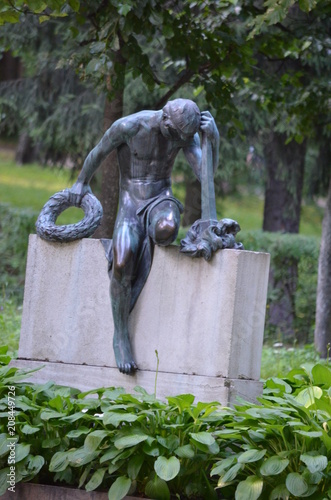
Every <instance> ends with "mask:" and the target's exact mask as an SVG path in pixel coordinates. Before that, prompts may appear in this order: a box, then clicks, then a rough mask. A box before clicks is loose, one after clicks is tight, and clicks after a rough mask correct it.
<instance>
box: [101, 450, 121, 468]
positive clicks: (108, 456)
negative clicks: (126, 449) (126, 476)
mask: <svg viewBox="0 0 331 500" xmlns="http://www.w3.org/2000/svg"><path fill="white" fill-rule="evenodd" d="M121 453H122V450H118V449H117V448H110V449H107V451H106V452H105V453H103V454H102V456H101V458H100V463H101V464H102V463H104V462H107V460H113V458H115V457H117V456H118V455H120V454H121Z"/></svg>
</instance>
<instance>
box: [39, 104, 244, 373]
mask: <svg viewBox="0 0 331 500" xmlns="http://www.w3.org/2000/svg"><path fill="white" fill-rule="evenodd" d="M199 133H200V134H201V142H202V146H201V145H200V135H199ZM114 149H116V150H117V154H118V163H119V169H120V186H119V187H120V196H119V208H118V213H117V218H116V223H115V229H114V233H113V239H112V240H102V242H103V245H104V247H105V249H106V255H107V258H108V262H109V275H110V278H111V286H110V297H111V304H112V311H113V319H114V338H113V347H114V353H115V358H116V363H117V366H118V368H119V370H120V371H121V372H122V373H126V374H133V373H134V372H135V370H137V365H136V363H135V361H134V359H133V355H132V350H131V343H130V335H129V330H128V320H129V315H130V312H131V311H132V309H133V307H134V305H135V303H136V301H137V299H138V297H139V294H140V292H141V290H142V288H143V286H144V284H145V282H146V279H147V277H148V274H149V272H150V269H151V265H152V258H153V249H154V245H161V246H167V245H170V244H171V243H172V242H173V241H174V240H175V239H176V237H177V234H178V229H179V224H180V214H181V212H182V211H183V207H182V204H181V203H180V202H179V201H178V200H177V199H176V198H175V197H174V196H173V193H172V189H171V171H172V168H173V165H174V161H175V158H176V156H177V154H178V153H179V151H180V150H183V153H184V155H185V157H186V159H187V161H188V163H189V165H190V166H191V167H192V169H193V171H194V173H195V175H196V177H197V178H198V179H199V180H200V182H201V189H202V193H201V194H202V218H201V220H198V221H196V222H195V223H194V224H193V226H192V228H191V229H190V230H189V231H188V233H187V236H186V237H185V239H184V240H182V241H181V252H184V253H185V254H187V255H190V256H192V257H200V256H202V257H204V258H205V259H206V260H209V259H210V258H211V256H212V253H213V252H214V251H215V250H217V249H220V248H237V249H238V248H242V245H241V244H240V243H236V242H235V235H236V234H237V232H238V231H239V230H240V227H239V225H238V224H237V222H236V221H233V220H231V219H223V220H221V221H219V222H218V221H217V216H216V205H215V191H214V172H215V170H216V168H217V165H218V149H219V133H218V130H217V127H216V124H215V121H214V118H213V117H212V116H211V114H210V113H209V111H202V112H200V110H199V108H198V107H197V105H196V104H195V103H194V102H193V101H191V100H188V99H175V100H173V101H169V102H168V103H167V104H166V105H165V106H164V108H163V109H162V110H160V111H141V112H139V113H135V114H133V115H130V116H126V117H124V118H121V119H119V120H117V121H116V122H115V123H113V124H112V125H111V127H110V128H109V129H108V130H107V132H106V133H105V134H104V136H103V137H102V139H101V141H100V142H99V144H98V145H97V146H96V147H95V148H94V149H93V150H92V151H91V152H90V153H89V155H88V156H87V158H86V160H85V162H84V165H83V168H82V170H81V172H80V174H79V176H78V179H77V182H76V183H75V184H74V185H73V186H72V188H71V189H68V190H65V191H63V192H61V193H57V194H56V195H54V196H53V197H51V198H50V200H49V201H48V202H47V203H46V205H45V207H44V208H43V210H42V211H41V213H40V215H39V218H38V220H37V223H36V228H37V234H38V235H39V236H41V237H42V238H44V239H46V240H52V241H72V240H74V239H78V238H82V237H87V236H90V235H91V234H92V233H93V232H94V230H95V229H96V226H97V225H98V224H99V222H100V219H101V215H102V209H101V207H100V204H99V202H98V201H97V199H96V198H95V197H94V195H93V194H92V192H91V189H90V186H89V182H90V180H91V178H92V176H93V174H94V173H95V171H96V170H97V168H98V167H99V166H100V164H101V163H102V161H103V160H104V158H105V157H106V156H107V155H108V154H109V153H110V152H111V151H113V150H114ZM70 205H71V206H72V205H75V206H80V207H81V208H83V210H84V212H85V217H84V219H83V220H82V221H81V222H80V223H77V224H72V225H69V226H56V224H55V221H56V217H57V216H58V215H59V213H60V212H61V211H63V210H64V209H65V208H67V207H68V206H70Z"/></svg>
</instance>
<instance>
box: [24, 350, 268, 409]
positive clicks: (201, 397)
mask: <svg viewBox="0 0 331 500" xmlns="http://www.w3.org/2000/svg"><path fill="white" fill-rule="evenodd" d="M15 366H17V367H19V368H23V369H27V370H29V369H30V370H31V369H35V368H41V369H40V370H39V371H37V372H34V373H33V374H31V376H30V377H29V378H28V379H27V380H30V381H32V382H33V381H35V382H36V383H41V384H42V383H46V382H48V381H49V380H52V381H54V382H56V383H57V384H59V385H65V386H72V387H75V388H77V389H80V390H81V391H87V390H90V389H96V388H98V387H124V388H125V389H126V391H127V392H129V393H134V389H135V387H136V386H140V387H143V388H144V389H145V390H146V391H147V392H148V393H149V394H154V393H155V395H156V397H157V398H160V399H164V398H166V397H167V396H176V395H178V394H193V395H194V396H195V401H196V402H198V401H206V402H207V401H219V402H220V403H222V404H223V405H227V404H232V403H235V402H236V398H237V396H240V397H241V398H244V399H246V400H247V401H255V400H256V398H257V396H258V395H259V394H260V393H261V391H262V383H261V382H258V381H256V380H240V379H229V378H223V377H205V376H201V375H183V374H179V373H164V372H158V373H156V372H155V371H148V370H139V371H138V372H137V373H136V374H135V375H134V376H132V377H131V376H130V377H129V376H127V375H125V376H124V375H123V374H121V373H120V372H119V371H118V369H117V368H107V367H103V366H86V365H73V364H69V363H50V362H42V361H32V360H22V359H18V360H16V361H15ZM155 384H156V392H155Z"/></svg>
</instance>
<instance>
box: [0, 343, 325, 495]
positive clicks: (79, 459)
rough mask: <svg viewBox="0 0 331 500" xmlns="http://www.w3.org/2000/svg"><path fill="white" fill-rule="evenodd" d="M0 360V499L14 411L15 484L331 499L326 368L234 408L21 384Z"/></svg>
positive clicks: (272, 384)
mask: <svg viewBox="0 0 331 500" xmlns="http://www.w3.org/2000/svg"><path fill="white" fill-rule="evenodd" d="M0 355H1V356H0V359H1V361H2V364H3V366H2V367H1V368H0V398H1V399H0V405H1V413H0V432H1V433H0V494H3V493H4V492H5V490H6V488H7V487H8V484H7V478H8V476H7V474H9V472H10V469H9V465H8V461H9V460H8V459H9V457H10V456H11V455H10V453H11V450H10V448H9V447H8V446H7V445H8V442H11V441H9V440H10V439H11V435H10V434H9V431H11V427H12V426H9V427H8V422H9V421H10V418H11V416H12V415H13V411H14V409H15V424H14V427H15V428H14V432H15V438H16V441H15V455H16V463H15V475H16V481H17V482H18V481H37V482H41V483H46V484H52V483H57V484H60V483H65V484H68V485H71V486H75V487H80V488H85V489H86V490H87V491H92V490H95V489H101V490H106V491H108V496H109V498H110V499H111V500H121V499H122V498H123V497H124V496H125V495H127V494H138V495H142V494H145V495H146V496H148V497H150V498H154V499H156V500H170V498H177V499H182V500H184V499H188V498H191V499H195V500H197V499H205V500H213V499H215V500H216V499H218V498H227V499H231V500H233V499H235V500H258V499H261V500H267V499H269V500H270V499H271V500H275V499H284V500H290V499H296V498H311V499H314V500H328V499H330V498H331V461H330V458H331V432H330V426H331V369H330V368H329V366H323V365H321V364H315V365H312V364H311V365H306V366H305V367H302V368H297V369H295V370H292V371H290V372H289V373H288V374H287V375H286V376H285V377H283V378H270V379H268V380H267V381H266V382H265V385H264V390H263V395H262V397H261V398H259V401H258V403H257V404H252V403H246V402H244V401H241V402H240V405H238V406H236V407H235V408H232V409H231V408H226V407H221V406H220V405H219V404H218V403H217V402H213V403H203V402H194V396H193V395H190V394H184V395H178V396H175V397H169V398H167V401H166V402H164V401H159V400H158V399H157V398H156V397H155V395H149V394H147V393H146V392H145V391H144V390H143V389H142V388H140V387H137V388H136V393H135V394H126V393H125V391H124V390H123V389H120V388H113V387H110V388H102V389H95V390H93V391H90V392H88V393H82V392H80V391H79V390H75V389H71V388H67V387H59V386H55V385H54V384H53V383H52V382H49V383H47V384H45V385H34V384H29V383H24V382H22V377H24V376H26V375H25V374H24V372H21V371H20V370H17V369H16V368H14V367H9V366H7V365H6V363H8V361H9V360H10V358H9V357H8V356H7V354H6V348H5V347H4V348H2V349H1V352H0ZM9 392H10V394H9ZM13 394H14V395H13ZM14 407H15V408H14Z"/></svg>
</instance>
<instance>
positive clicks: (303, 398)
mask: <svg viewBox="0 0 331 500" xmlns="http://www.w3.org/2000/svg"><path fill="white" fill-rule="evenodd" d="M322 396H323V391H322V389H321V388H320V387H318V386H311V387H307V388H306V389H303V390H302V391H300V392H299V393H298V394H297V395H296V396H295V399H296V400H297V401H298V403H300V404H302V405H303V406H305V407H306V408H309V406H311V405H312V404H314V402H315V399H320V398H321V397H322Z"/></svg>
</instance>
